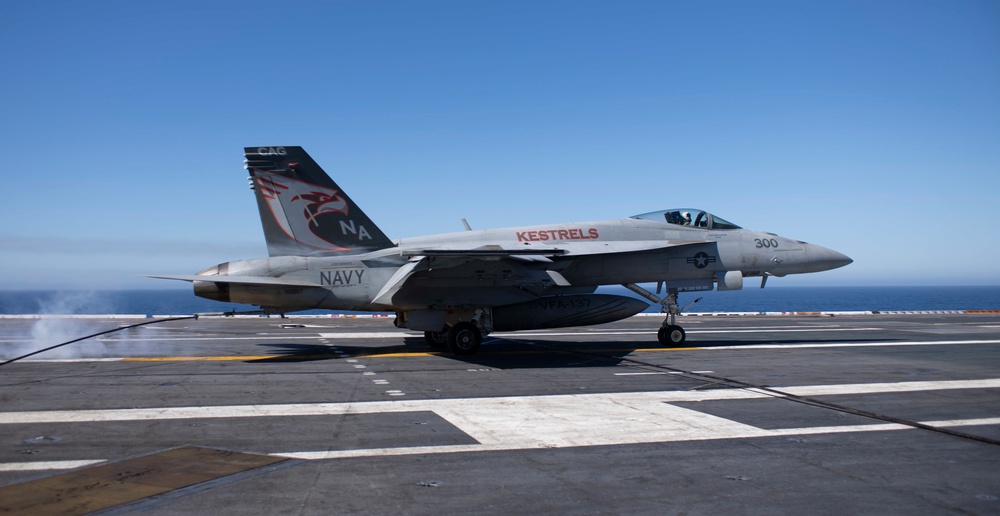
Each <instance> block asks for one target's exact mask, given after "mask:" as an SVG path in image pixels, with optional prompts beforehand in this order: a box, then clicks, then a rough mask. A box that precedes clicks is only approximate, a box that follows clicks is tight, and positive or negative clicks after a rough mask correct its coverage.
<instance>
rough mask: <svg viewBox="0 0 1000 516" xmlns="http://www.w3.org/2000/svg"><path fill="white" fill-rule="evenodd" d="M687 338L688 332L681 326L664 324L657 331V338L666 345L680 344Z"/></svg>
mask: <svg viewBox="0 0 1000 516" xmlns="http://www.w3.org/2000/svg"><path fill="white" fill-rule="evenodd" d="M686 339H687V334H686V333H684V328H681V327H680V326H663V327H661V328H660V329H659V331H657V332H656V340H658V341H660V344H663V345H664V346H671V347H675V346H680V345H681V344H684V341H685V340H686Z"/></svg>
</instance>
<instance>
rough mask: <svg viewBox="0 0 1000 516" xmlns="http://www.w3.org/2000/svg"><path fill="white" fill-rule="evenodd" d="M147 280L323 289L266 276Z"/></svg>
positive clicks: (166, 277)
mask: <svg viewBox="0 0 1000 516" xmlns="http://www.w3.org/2000/svg"><path fill="white" fill-rule="evenodd" d="M146 277H147V278H157V279H169V280H180V281H192V282H193V281H211V282H214V283H236V284H240V285H266V286H271V287H322V286H323V285H320V284H319V283H313V282H311V281H301V280H292V279H284V278H270V277H266V276H198V275H194V276H146Z"/></svg>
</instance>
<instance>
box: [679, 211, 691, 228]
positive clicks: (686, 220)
mask: <svg viewBox="0 0 1000 516" xmlns="http://www.w3.org/2000/svg"><path fill="white" fill-rule="evenodd" d="M681 216H683V217H684V225H685V226H690V225H691V213H690V212H687V211H685V212H682V213H681Z"/></svg>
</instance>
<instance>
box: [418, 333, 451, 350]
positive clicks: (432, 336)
mask: <svg viewBox="0 0 1000 516" xmlns="http://www.w3.org/2000/svg"><path fill="white" fill-rule="evenodd" d="M424 340H425V341H427V345H428V346H430V347H432V348H434V349H444V348H445V347H447V346H448V332H447V331H425V332H424Z"/></svg>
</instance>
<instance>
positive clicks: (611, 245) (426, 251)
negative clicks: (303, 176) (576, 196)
mask: <svg viewBox="0 0 1000 516" xmlns="http://www.w3.org/2000/svg"><path fill="white" fill-rule="evenodd" d="M705 243H708V242H706V241H704V240H631V241H615V242H563V243H562V247H553V246H549V245H544V244H543V245H538V244H535V245H531V246H530V247H529V246H528V245H525V246H524V247H514V248H511V247H509V246H508V247H502V246H499V245H490V246H483V247H477V248H475V249H442V248H411V249H403V250H402V251H400V255H401V256H403V257H406V258H411V257H414V256H428V257H448V258H458V259H462V258H466V259H468V260H476V259H490V258H493V259H497V258H513V259H517V260H521V261H551V260H549V259H548V258H551V257H555V256H585V255H592V254H609V253H636V252H643V251H655V250H657V249H667V248H670V247H678V246H683V245H693V244H705Z"/></svg>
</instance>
